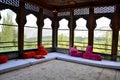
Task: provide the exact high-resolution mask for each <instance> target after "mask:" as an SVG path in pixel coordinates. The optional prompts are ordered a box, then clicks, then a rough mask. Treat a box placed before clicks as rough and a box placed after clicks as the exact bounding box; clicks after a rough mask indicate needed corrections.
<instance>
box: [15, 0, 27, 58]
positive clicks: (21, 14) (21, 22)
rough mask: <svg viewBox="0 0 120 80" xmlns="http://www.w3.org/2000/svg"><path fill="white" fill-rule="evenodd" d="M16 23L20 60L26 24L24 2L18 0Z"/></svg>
mask: <svg viewBox="0 0 120 80" xmlns="http://www.w3.org/2000/svg"><path fill="white" fill-rule="evenodd" d="M16 21H17V23H18V51H19V57H20V58H21V57H22V54H23V48H24V25H25V23H26V17H25V1H24V0H20V8H19V10H18V13H17V19H16Z"/></svg>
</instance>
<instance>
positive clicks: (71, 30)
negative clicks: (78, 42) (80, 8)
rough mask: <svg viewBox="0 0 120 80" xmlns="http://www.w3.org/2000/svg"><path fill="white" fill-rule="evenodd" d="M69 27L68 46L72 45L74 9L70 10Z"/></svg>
mask: <svg viewBox="0 0 120 80" xmlns="http://www.w3.org/2000/svg"><path fill="white" fill-rule="evenodd" d="M69 29H70V33H69V36H70V38H69V40H70V41H69V45H70V46H69V47H72V46H74V29H75V20H74V10H73V9H71V10H70V22H69Z"/></svg>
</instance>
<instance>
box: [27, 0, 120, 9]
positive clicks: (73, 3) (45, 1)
mask: <svg viewBox="0 0 120 80" xmlns="http://www.w3.org/2000/svg"><path fill="white" fill-rule="evenodd" d="M26 1H27V2H30V3H33V4H36V5H39V6H41V7H43V8H46V9H49V10H55V9H56V10H59V9H66V8H78V7H93V6H105V5H107V6H108V5H116V4H120V0H26Z"/></svg>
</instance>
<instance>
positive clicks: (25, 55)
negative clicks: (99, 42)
mask: <svg viewBox="0 0 120 80" xmlns="http://www.w3.org/2000/svg"><path fill="white" fill-rule="evenodd" d="M35 55H36V52H34V51H29V52H25V53H23V58H32V57H34V56H35Z"/></svg>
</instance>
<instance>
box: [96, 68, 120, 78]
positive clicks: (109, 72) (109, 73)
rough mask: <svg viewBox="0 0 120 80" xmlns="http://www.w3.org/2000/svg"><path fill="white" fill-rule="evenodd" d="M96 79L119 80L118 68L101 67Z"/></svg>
mask: <svg viewBox="0 0 120 80" xmlns="http://www.w3.org/2000/svg"><path fill="white" fill-rule="evenodd" d="M98 80H120V70H114V69H103V71H102V72H101V75H100V76H99V78H98Z"/></svg>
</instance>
